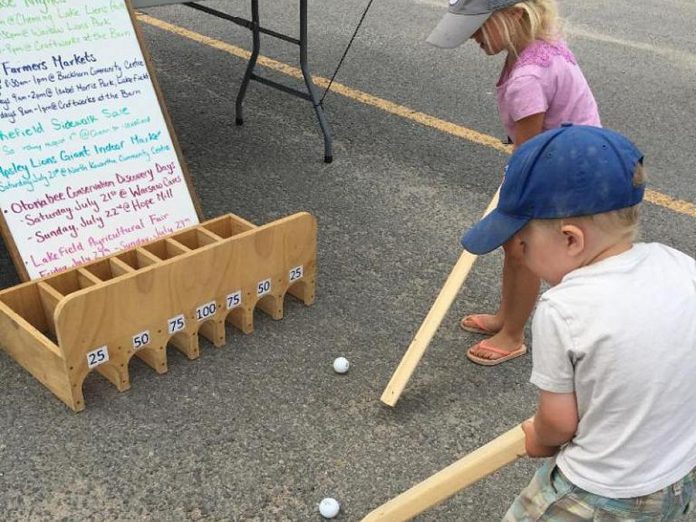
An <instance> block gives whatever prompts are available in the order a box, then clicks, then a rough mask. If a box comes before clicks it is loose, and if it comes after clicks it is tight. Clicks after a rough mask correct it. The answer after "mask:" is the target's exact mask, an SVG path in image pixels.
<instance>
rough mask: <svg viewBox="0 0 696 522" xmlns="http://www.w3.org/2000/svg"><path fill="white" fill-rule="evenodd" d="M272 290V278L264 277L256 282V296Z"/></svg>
mask: <svg viewBox="0 0 696 522" xmlns="http://www.w3.org/2000/svg"><path fill="white" fill-rule="evenodd" d="M270 291H271V279H270V278H269V279H264V280H263V281H259V282H258V283H257V284H256V297H261V296H262V295H266V294H267V293H269V292H270Z"/></svg>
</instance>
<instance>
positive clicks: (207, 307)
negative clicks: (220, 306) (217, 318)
mask: <svg viewBox="0 0 696 522" xmlns="http://www.w3.org/2000/svg"><path fill="white" fill-rule="evenodd" d="M215 312H217V303H216V302H215V301H210V302H209V303H206V304H204V305H202V306H199V307H198V308H196V319H198V320H199V321H204V320H205V319H208V318H210V317H212V316H213V315H215Z"/></svg>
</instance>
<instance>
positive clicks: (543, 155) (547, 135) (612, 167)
mask: <svg viewBox="0 0 696 522" xmlns="http://www.w3.org/2000/svg"><path fill="white" fill-rule="evenodd" d="M642 162H643V154H642V153H641V152H640V151H639V150H638V149H637V148H636V146H635V145H634V144H633V143H631V142H630V141H629V140H628V138H626V137H625V136H623V135H622V134H619V133H618V132H615V131H611V130H608V129H603V128H601V127H589V126H585V125H571V124H563V126H561V127H559V128H556V129H552V130H548V131H546V132H544V133H542V134H539V135H538V136H535V137H534V138H532V139H531V140H529V141H526V142H525V143H523V144H522V145H521V146H520V147H519V148H518V149H517V150H516V151H515V152H514V154H513V155H512V157H511V158H510V162H509V163H508V165H507V167H506V168H505V170H506V172H505V178H504V179H503V184H502V186H501V187H500V199H499V201H498V206H497V207H496V208H495V209H494V210H493V211H492V212H491V213H490V214H488V215H487V216H485V217H484V218H483V219H481V221H479V222H478V223H477V224H476V225H474V226H473V227H472V228H471V229H470V230H469V231H468V232H467V233H466V234H465V235H464V237H463V238H462V240H461V243H462V246H463V247H464V248H465V249H466V250H468V251H469V252H471V253H473V254H486V253H488V252H490V251H492V250H495V249H496V248H498V247H499V246H501V245H502V244H503V243H505V242H506V241H507V240H508V239H510V238H511V237H512V236H513V235H515V234H516V233H517V232H518V231H519V230H521V229H522V228H523V227H524V226H525V225H526V224H527V223H529V221H531V220H532V219H556V218H564V217H577V216H588V215H592V214H600V213H602V212H609V211H610V210H618V209H621V208H626V207H632V206H633V205H637V204H638V203H640V202H641V201H642V200H643V193H644V191H645V186H644V185H639V186H634V185H633V173H634V171H635V169H636V166H637V165H638V164H639V163H641V164H642Z"/></svg>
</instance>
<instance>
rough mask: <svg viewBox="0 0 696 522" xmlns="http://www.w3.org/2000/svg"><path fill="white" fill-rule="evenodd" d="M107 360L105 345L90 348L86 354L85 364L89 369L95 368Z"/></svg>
mask: <svg viewBox="0 0 696 522" xmlns="http://www.w3.org/2000/svg"><path fill="white" fill-rule="evenodd" d="M108 360H109V349H108V348H107V347H106V346H102V347H101V348H97V349H96V350H92V351H91V352H89V353H88V354H87V366H89V368H90V369H92V368H95V367H97V366H99V365H100V364H104V363H105V362H106V361H108Z"/></svg>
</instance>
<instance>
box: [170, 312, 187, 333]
mask: <svg viewBox="0 0 696 522" xmlns="http://www.w3.org/2000/svg"><path fill="white" fill-rule="evenodd" d="M167 327H168V331H169V333H170V334H173V333H176V332H180V331H181V330H183V329H184V328H186V319H184V314H181V315H177V316H176V317H172V318H171V319H170V320H169V321H167Z"/></svg>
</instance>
